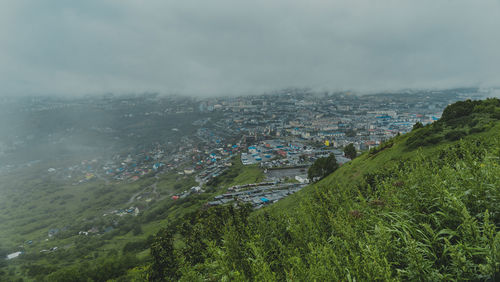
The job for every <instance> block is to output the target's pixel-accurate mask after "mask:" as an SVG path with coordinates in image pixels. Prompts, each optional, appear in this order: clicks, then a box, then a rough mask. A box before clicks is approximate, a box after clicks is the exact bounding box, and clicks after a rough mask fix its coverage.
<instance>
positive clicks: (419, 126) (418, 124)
mask: <svg viewBox="0 0 500 282" xmlns="http://www.w3.org/2000/svg"><path fill="white" fill-rule="evenodd" d="M423 127H424V125H423V124H422V123H421V122H420V121H418V122H416V123H415V124H414V125H413V128H412V131H413V130H417V129H420V128H423Z"/></svg>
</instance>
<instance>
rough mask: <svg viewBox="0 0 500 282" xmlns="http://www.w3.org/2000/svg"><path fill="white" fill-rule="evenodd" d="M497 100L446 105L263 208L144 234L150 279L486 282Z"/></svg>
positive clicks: (494, 221)
mask: <svg viewBox="0 0 500 282" xmlns="http://www.w3.org/2000/svg"><path fill="white" fill-rule="evenodd" d="M499 187H500V100H498V99H489V100H485V101H464V102H458V103H456V104H453V105H450V106H448V107H447V108H446V109H445V111H444V113H443V116H442V118H441V120H439V121H437V122H435V123H433V124H431V125H427V126H425V127H423V126H419V125H417V126H415V128H414V130H413V131H412V132H411V133H409V134H406V135H402V136H397V137H395V138H394V139H391V140H389V141H387V142H386V143H384V144H382V145H381V146H379V147H378V148H376V149H372V150H371V151H369V152H366V153H364V154H363V155H361V156H360V157H358V158H356V159H355V160H353V161H352V162H350V163H348V164H345V165H344V166H342V167H341V168H340V169H338V170H337V171H335V172H334V173H332V174H331V175H329V176H328V177H326V178H325V179H323V180H321V181H320V182H318V183H315V184H313V185H310V186H308V187H306V188H304V189H303V190H302V191H301V192H299V193H297V194H294V195H293V196H291V197H289V198H287V199H285V200H282V201H280V202H278V203H277V204H275V205H273V206H270V207H269V208H266V209H262V210H259V211H258V212H252V211H251V210H250V209H249V208H248V207H245V206H239V207H232V206H221V207H216V208H210V209H208V210H200V211H198V212H194V213H191V214H189V215H188V216H186V217H185V218H184V220H183V221H182V222H181V223H178V224H171V225H169V226H166V228H165V229H164V230H162V231H161V232H160V233H158V235H157V236H156V238H155V240H154V242H153V244H152V248H151V254H152V257H153V261H152V263H151V264H150V265H148V266H147V267H146V268H141V269H134V270H132V271H130V272H129V276H128V278H130V279H132V277H136V278H138V279H139V278H146V277H148V278H149V279H150V280H161V279H171V280H178V279H180V280H183V281H200V280H207V279H208V280H257V281H269V280H270V281H272V280H281V281H282V280H296V281H313V280H318V281H325V280H327V281H332V280H333V281H335V280H349V281H353V280H361V281H365V280H491V281H493V280H495V279H496V278H498V275H500V274H499V270H500V268H499V267H500V262H499V258H500V235H499V233H498V229H499V227H500V205H499V204H498V203H499V199H500V189H499Z"/></svg>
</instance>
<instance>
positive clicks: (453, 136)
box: [444, 130, 467, 141]
mask: <svg viewBox="0 0 500 282" xmlns="http://www.w3.org/2000/svg"><path fill="white" fill-rule="evenodd" d="M466 135H467V134H466V133H465V132H464V131H462V130H454V131H450V132H448V133H446V135H445V136H444V137H445V138H446V139H447V140H450V141H456V140H460V139H462V138H463V137H465V136H466Z"/></svg>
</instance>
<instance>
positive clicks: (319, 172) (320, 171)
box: [307, 154, 339, 181]
mask: <svg viewBox="0 0 500 282" xmlns="http://www.w3.org/2000/svg"><path fill="white" fill-rule="evenodd" d="M338 167H339V165H338V163H337V159H335V155H334V154H330V156H328V157H322V158H319V159H317V160H316V161H315V162H314V163H313V165H312V166H311V167H310V168H309V169H308V170H307V177H308V178H309V179H310V180H311V181H314V180H316V179H322V178H324V177H325V176H327V175H329V174H330V173H332V172H334V171H335V170H336V169H337V168H338Z"/></svg>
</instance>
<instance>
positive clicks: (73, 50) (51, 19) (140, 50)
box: [0, 0, 500, 95]
mask: <svg viewBox="0 0 500 282" xmlns="http://www.w3.org/2000/svg"><path fill="white" fill-rule="evenodd" d="M499 30H500V2H499V1H494V0H484V1H471V0H469V1H466V0H453V1H452V0H432V1H431V0H419V1H404V0H378V1H373V0H359V1H353V0H342V1H320V0H310V1H296V0H286V1H285V0H277V1H264V0H256V1H236V0H227V1H220V0H213V1H192V0H183V1H166V0H164V1H160V0H143V1H140V0H86V1H64V0H58V1H57V0H53V1H37V0H33V1H24V0H16V1H7V0H5V1H3V0H0V40H1V44H0V95H36V94H41V95H46V94H57V95H78V94H88V93H104V92H114V93H130V92H144V91H156V92H160V93H166V94H168V93H177V94H192V95H225V94H248V93H261V92H265V91H272V90H276V89H281V88H285V87H311V88H318V89H330V90H340V89H354V90H358V91H371V90H372V91H377V90H385V89H397V88H441V87H455V86H471V85H477V86H492V85H496V86H497V85H498V84H499V81H498V80H499V79H500V78H499V77H500V76H499V75H498V74H499V73H500V52H498V50H500V36H499V35H498V34H499V33H498V31H499Z"/></svg>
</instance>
